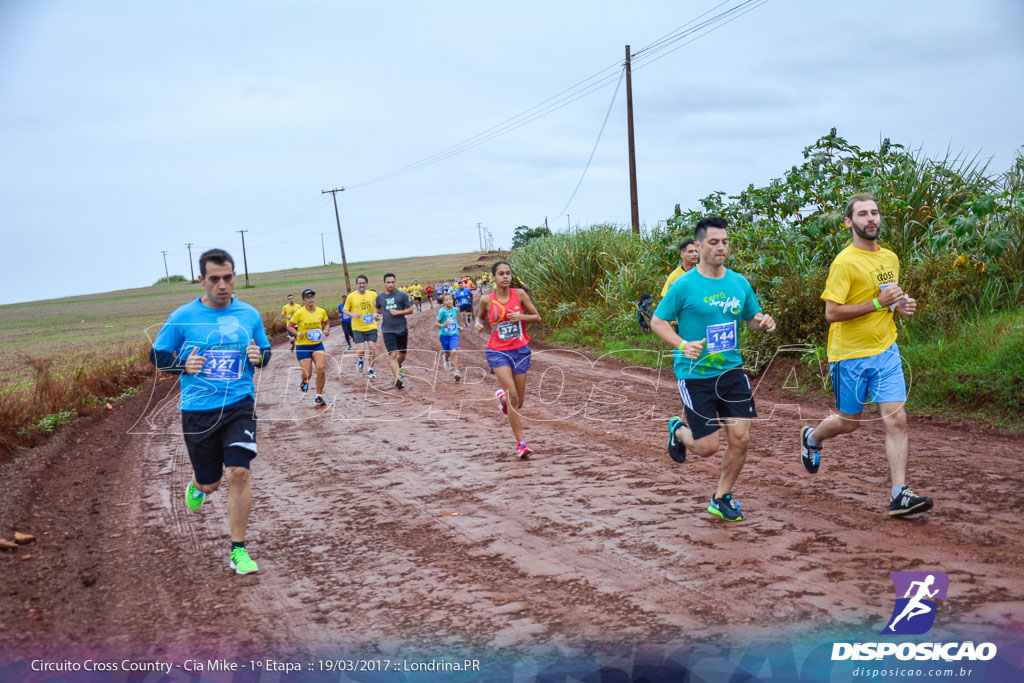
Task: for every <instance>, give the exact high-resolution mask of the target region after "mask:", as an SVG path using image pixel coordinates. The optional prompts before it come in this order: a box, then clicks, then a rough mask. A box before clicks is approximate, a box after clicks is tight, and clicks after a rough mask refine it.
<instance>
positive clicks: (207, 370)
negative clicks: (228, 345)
mask: <svg viewBox="0 0 1024 683" xmlns="http://www.w3.org/2000/svg"><path fill="white" fill-rule="evenodd" d="M203 355H204V356H205V358H206V362H205V363H204V364H203V377H206V378H207V379H215V380H221V381H225V380H230V379H238V378H239V377H241V376H242V352H241V351H238V350H237V349H209V350H207V351H206V353H205V354H203Z"/></svg>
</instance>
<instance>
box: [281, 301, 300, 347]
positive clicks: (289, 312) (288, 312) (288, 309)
mask: <svg viewBox="0 0 1024 683" xmlns="http://www.w3.org/2000/svg"><path fill="white" fill-rule="evenodd" d="M300 308H302V306H301V305H299V304H297V303H295V295H294V294H289V295H288V303H286V304H285V305H284V308H282V309H281V315H283V316H284V324H285V327H287V326H288V321H289V320H291V319H292V316H293V315H295V311H297V310H299V309H300ZM288 339H290V340H291V342H292V351H294V350H295V337H294V336H293V335H292V333H291V332H288Z"/></svg>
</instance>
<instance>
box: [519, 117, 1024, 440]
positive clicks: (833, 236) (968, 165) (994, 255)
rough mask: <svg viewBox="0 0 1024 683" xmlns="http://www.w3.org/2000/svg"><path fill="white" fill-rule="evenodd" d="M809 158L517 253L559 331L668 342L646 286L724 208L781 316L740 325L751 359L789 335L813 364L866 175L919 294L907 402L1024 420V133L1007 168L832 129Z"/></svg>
mask: <svg viewBox="0 0 1024 683" xmlns="http://www.w3.org/2000/svg"><path fill="white" fill-rule="evenodd" d="M803 158H804V161H803V163H802V164H800V165H798V166H794V167H792V168H791V169H790V170H789V171H787V172H786V173H785V174H784V175H783V176H782V177H780V178H777V179H775V180H772V181H771V182H770V183H768V184H767V185H766V186H764V187H754V186H753V185H750V186H748V187H747V188H746V189H744V190H742V191H740V192H739V193H738V194H735V195H726V193H725V192H714V193H712V194H710V195H708V196H707V197H705V198H704V199H702V200H700V202H699V203H700V206H699V208H694V209H690V210H687V211H682V210H680V209H679V207H678V206H677V207H676V211H675V212H674V215H673V216H670V217H669V218H668V219H667V220H666V221H664V222H663V223H662V224H660V225H658V226H656V227H654V228H648V229H645V230H644V231H642V233H641V234H640V235H635V234H633V233H632V231H631V230H629V229H628V228H625V227H621V226H613V225H594V226H591V227H589V228H586V229H583V230H578V231H571V232H557V233H554V234H552V235H550V236H538V237H535V238H533V239H530V240H528V241H527V242H525V243H524V244H523V246H522V247H521V248H520V249H518V250H516V251H515V252H513V254H512V255H511V257H510V261H512V263H513V266H514V267H515V269H516V272H517V274H518V275H519V276H520V277H521V278H522V279H523V281H524V282H526V283H527V285H528V286H529V287H530V288H531V292H532V296H533V298H534V300H535V301H536V302H537V304H538V307H539V308H540V310H541V311H542V312H543V314H544V317H545V322H546V323H547V324H548V325H550V326H551V328H552V330H551V334H550V336H549V337H548V339H549V341H551V342H553V343H558V344H569V345H581V346H587V347H590V348H592V349H594V350H596V351H598V352H602V353H603V352H608V351H622V350H623V349H632V348H635V349H659V350H664V344H663V343H662V342H661V341H660V340H659V339H657V338H656V337H654V336H653V335H644V334H642V333H641V332H640V329H639V327H638V325H637V321H636V312H635V308H634V305H633V302H634V301H636V300H637V299H639V298H640V296H641V294H643V293H645V292H646V293H649V294H651V295H653V296H654V297H655V300H658V299H659V294H660V292H661V287H662V285H663V284H664V282H665V278H666V276H667V275H668V273H669V272H670V271H671V270H672V269H673V268H674V267H675V266H676V265H677V263H678V251H677V248H678V244H679V242H680V241H681V240H682V239H683V238H684V237H688V236H692V234H693V229H694V227H695V226H696V223H697V221H698V220H700V218H702V217H704V216H706V215H710V214H714V215H720V216H723V217H725V218H726V219H727V220H728V221H729V224H730V226H731V228H730V247H731V249H730V252H731V253H730V257H729V262H728V265H729V267H731V268H733V269H734V270H736V271H738V272H740V273H742V274H743V275H744V276H746V277H747V278H748V279H749V280H750V282H751V285H752V286H753V287H754V291H755V292H757V295H758V298H759V299H760V301H761V305H762V307H763V308H764V309H765V310H766V311H768V312H769V313H771V314H772V315H773V316H774V317H775V319H776V321H777V323H778V329H777V332H776V333H775V334H774V335H755V334H752V333H749V332H747V331H746V330H745V329H743V334H744V335H745V337H744V338H743V339H742V345H743V348H744V349H747V350H748V354H747V357H748V358H749V361H748V363H750V364H751V365H753V366H757V365H759V364H762V363H763V362H764V361H765V360H767V359H769V358H771V357H772V355H773V353H774V351H775V349H776V348H777V347H778V346H780V345H789V344H806V345H810V346H811V347H813V348H814V349H816V353H808V354H806V355H807V359H805V360H808V361H810V362H805V363H804V364H803V367H804V368H805V369H806V370H807V371H808V372H812V373H813V374H814V375H815V376H816V375H817V374H818V372H819V366H818V362H817V361H816V360H814V359H815V358H816V357H817V358H820V359H824V358H825V354H824V346H825V342H826V338H827V334H828V325H827V323H826V322H825V319H824V313H823V311H824V307H823V303H822V302H821V300H820V298H819V297H820V294H821V291H822V290H823V289H824V284H825V279H826V277H827V275H828V268H829V265H830V264H831V262H832V259H833V258H834V257H835V255H836V254H837V253H839V251H840V250H841V249H842V248H843V247H845V246H846V245H847V244H849V243H850V231H849V229H847V228H846V227H845V225H844V224H843V217H844V215H845V208H846V199H847V198H848V197H849V196H850V195H852V194H854V193H856V192H863V191H869V192H874V193H875V194H876V196H877V197H878V199H879V205H880V208H881V209H882V212H883V214H884V215H883V224H882V240H881V241H882V243H883V244H884V245H885V246H887V247H888V248H890V249H892V250H893V251H895V252H896V254H897V255H898V256H899V258H900V264H901V273H900V286H901V287H903V289H905V290H906V291H908V292H909V293H911V294H912V295H913V296H915V297H916V298H917V299H918V301H919V306H920V307H919V309H918V314H917V315H916V316H915V317H914V319H913V320H909V321H908V320H903V319H900V320H898V322H897V324H898V325H899V327H900V331H899V335H900V336H899V340H900V348H901V351H902V352H903V355H904V358H905V360H906V362H907V363H909V364H910V365H911V366H912V371H913V373H914V386H913V388H912V399H911V401H910V402H909V403H908V408H909V409H910V410H911V411H912V412H913V411H919V412H930V413H935V412H938V413H949V414H962V413H965V412H966V413H967V414H970V415H973V416H975V417H980V418H982V419H984V420H986V421H988V422H991V423H994V424H998V425H1001V426H1004V427H1008V428H1011V429H1014V428H1018V429H1019V428H1020V425H1021V419H1020V416H1021V414H1022V413H1024V392H1020V391H1019V385H1020V382H1021V380H1022V378H1024V373H1022V363H1024V361H1022V358H1024V325H1022V323H1021V320H1022V317H1024V307H1022V296H1024V148H1022V149H1021V150H1018V153H1017V157H1016V159H1015V160H1014V162H1013V164H1012V166H1011V168H1010V169H1009V170H1008V171H1006V172H1003V173H992V172H990V171H989V169H988V166H987V164H986V163H985V162H984V161H983V160H981V159H979V158H978V157H966V156H963V155H956V154H951V153H948V154H946V155H944V156H942V157H941V158H928V157H926V156H924V155H922V154H921V153H920V152H919V151H918V152H915V151H911V150H908V149H907V148H906V147H904V146H903V145H900V144H896V143H893V142H891V141H890V140H888V139H886V140H885V141H883V142H882V143H881V145H880V146H879V147H878V149H874V150H865V149H861V148H859V147H857V146H856V145H853V144H851V143H849V142H848V141H846V140H844V139H843V138H841V137H839V136H838V135H837V134H836V132H835V131H834V130H833V131H832V132H831V133H830V134H829V135H826V136H824V137H822V138H821V139H819V140H818V141H817V142H815V143H814V144H813V145H811V146H809V147H807V148H806V149H804V152H803ZM618 355H620V356H622V357H624V358H629V354H628V353H623V354H618ZM650 358H651V354H645V353H637V354H635V359H634V360H635V362H637V363H638V364H647V363H650V360H649V359H650Z"/></svg>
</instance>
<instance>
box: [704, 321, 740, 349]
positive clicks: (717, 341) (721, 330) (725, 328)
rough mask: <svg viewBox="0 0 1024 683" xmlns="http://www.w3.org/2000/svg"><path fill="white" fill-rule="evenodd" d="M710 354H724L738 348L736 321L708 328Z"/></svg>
mask: <svg viewBox="0 0 1024 683" xmlns="http://www.w3.org/2000/svg"><path fill="white" fill-rule="evenodd" d="M707 339H708V342H707V343H708V347H707V348H708V353H722V352H723V351H730V350H732V349H735V348H736V321H735V320H732V321H730V322H727V323H719V324H717V325H708V327H707Z"/></svg>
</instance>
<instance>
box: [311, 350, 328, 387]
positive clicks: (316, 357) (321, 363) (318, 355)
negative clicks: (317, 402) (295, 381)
mask: <svg viewBox="0 0 1024 683" xmlns="http://www.w3.org/2000/svg"><path fill="white" fill-rule="evenodd" d="M312 361H313V362H314V363H316V393H317V394H322V393H324V384H325V383H326V382H327V354H326V353H324V352H323V351H314V352H313V358H312Z"/></svg>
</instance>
